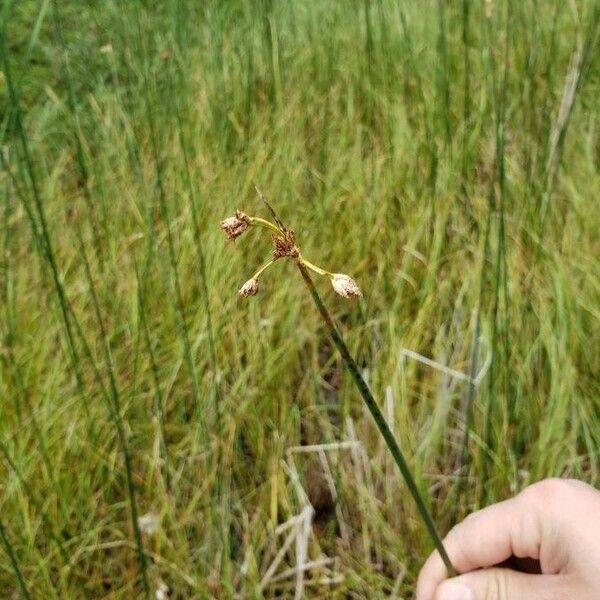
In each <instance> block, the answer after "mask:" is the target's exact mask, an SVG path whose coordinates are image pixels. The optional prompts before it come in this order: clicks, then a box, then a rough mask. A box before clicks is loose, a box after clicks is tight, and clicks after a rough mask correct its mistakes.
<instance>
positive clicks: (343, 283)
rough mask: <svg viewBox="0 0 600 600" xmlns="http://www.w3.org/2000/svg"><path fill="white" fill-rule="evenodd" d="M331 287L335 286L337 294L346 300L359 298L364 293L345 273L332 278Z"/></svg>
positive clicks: (334, 275) (336, 274)
mask: <svg viewBox="0 0 600 600" xmlns="http://www.w3.org/2000/svg"><path fill="white" fill-rule="evenodd" d="M331 285H332V286H333V289H334V290H335V293H336V294H339V295H340V296H343V297H344V298H357V297H360V296H362V292H361V291H360V288H359V287H358V284H357V283H356V281H354V279H352V277H350V276H349V275H345V274H344V273H334V274H333V275H332V276H331Z"/></svg>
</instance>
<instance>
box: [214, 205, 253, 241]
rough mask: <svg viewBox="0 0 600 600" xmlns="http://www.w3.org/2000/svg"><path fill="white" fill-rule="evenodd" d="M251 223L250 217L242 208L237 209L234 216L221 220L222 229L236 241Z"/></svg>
mask: <svg viewBox="0 0 600 600" xmlns="http://www.w3.org/2000/svg"><path fill="white" fill-rule="evenodd" d="M250 224H251V221H250V217H249V216H248V215H246V214H245V213H243V212H242V211H241V210H236V211H235V215H234V216H233V217H228V218H227V219H224V220H223V221H221V229H222V230H223V231H224V232H225V234H226V235H227V237H228V238H229V239H230V240H231V241H232V242H234V241H235V239H236V238H238V237H240V235H242V233H244V231H246V229H248V227H250Z"/></svg>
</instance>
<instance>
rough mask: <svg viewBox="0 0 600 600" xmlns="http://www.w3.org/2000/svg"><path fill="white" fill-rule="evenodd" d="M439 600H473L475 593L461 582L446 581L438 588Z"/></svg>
mask: <svg viewBox="0 0 600 600" xmlns="http://www.w3.org/2000/svg"><path fill="white" fill-rule="evenodd" d="M440 600H475V595H474V594H473V592H472V591H471V590H470V589H469V588H468V587H467V586H465V585H463V584H462V583H456V582H454V581H447V582H446V583H444V584H442V587H441V588H440Z"/></svg>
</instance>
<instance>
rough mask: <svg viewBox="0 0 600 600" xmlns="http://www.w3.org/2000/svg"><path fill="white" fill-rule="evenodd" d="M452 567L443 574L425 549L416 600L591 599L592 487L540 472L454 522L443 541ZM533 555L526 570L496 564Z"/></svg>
mask: <svg viewBox="0 0 600 600" xmlns="http://www.w3.org/2000/svg"><path fill="white" fill-rule="evenodd" d="M444 546H445V547H446V550H447V552H448V555H449V556H450V560H451V561H452V563H453V565H454V566H455V567H456V569H457V570H458V572H459V573H462V574H461V575H459V576H458V577H455V578H453V579H447V577H448V574H447V572H446V568H445V567H444V564H443V562H442V560H441V558H440V556H439V554H438V553H437V552H435V553H433V554H432V555H431V556H430V557H429V559H428V560H427V562H426V563H425V565H424V566H423V568H422V570H421V573H420V575H419V580H418V583H417V594H416V600H598V599H599V598H600V492H598V491H596V490H595V489H594V488H592V487H591V486H589V485H586V484H585V483H582V482H580V481H575V480H566V479H547V480H545V481H541V482H539V483H536V484H534V485H532V486H530V487H528V488H526V489H525V490H524V491H523V492H521V493H520V494H519V495H518V496H516V497H515V498H512V499H510V500H506V501H505V502H500V503H499V504H494V505H492V506H489V507H487V508H484V509H483V510H480V511H478V512H476V513H473V514H472V515H469V516H468V517H467V518H466V519H465V520H464V521H463V522H462V523H459V524H458V525H457V526H456V527H454V528H453V529H452V530H451V531H450V533H449V534H448V535H447V537H446V539H445V540H444ZM512 557H517V560H518V559H526V558H529V559H534V560H535V561H539V570H538V572H539V573H540V574H537V575H532V574H526V573H522V572H519V571H515V570H512V569H509V568H499V567H498V566H497V565H499V564H501V563H504V562H505V561H507V560H509V559H511V558H512Z"/></svg>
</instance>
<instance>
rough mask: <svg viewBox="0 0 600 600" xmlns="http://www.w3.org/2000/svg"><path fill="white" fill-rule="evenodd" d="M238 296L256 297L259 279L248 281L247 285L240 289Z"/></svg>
mask: <svg viewBox="0 0 600 600" xmlns="http://www.w3.org/2000/svg"><path fill="white" fill-rule="evenodd" d="M238 294H239V295H240V296H242V298H247V297H248V296H256V294H258V279H256V278H254V277H253V278H252V279H248V281H246V283H245V284H244V285H243V286H242V287H241V288H240V289H239V291H238Z"/></svg>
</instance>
